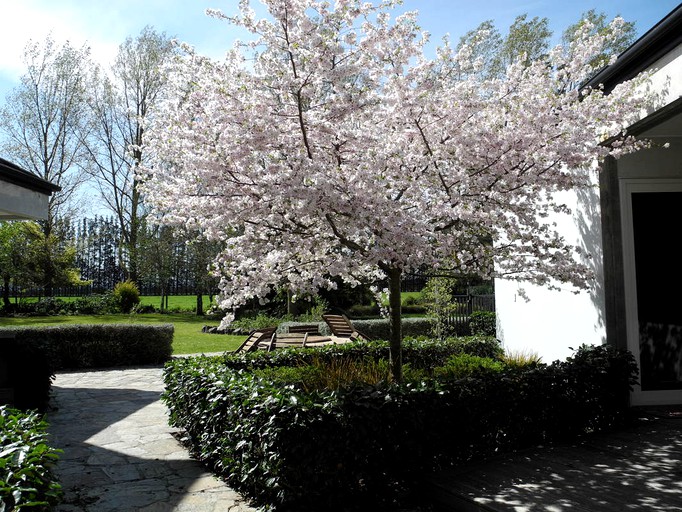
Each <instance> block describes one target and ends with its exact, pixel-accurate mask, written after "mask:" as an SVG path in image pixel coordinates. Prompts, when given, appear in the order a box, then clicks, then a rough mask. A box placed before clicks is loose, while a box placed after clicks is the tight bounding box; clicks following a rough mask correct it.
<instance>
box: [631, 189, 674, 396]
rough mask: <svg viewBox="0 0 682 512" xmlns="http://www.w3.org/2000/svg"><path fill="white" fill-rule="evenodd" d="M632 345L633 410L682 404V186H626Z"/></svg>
mask: <svg viewBox="0 0 682 512" xmlns="http://www.w3.org/2000/svg"><path fill="white" fill-rule="evenodd" d="M621 185H622V186H621V193H622V197H621V205H622V206H623V217H622V218H623V268H624V272H625V275H624V277H625V305H626V307H625V309H626V322H627V327H626V329H627V345H628V349H629V350H630V351H631V352H632V353H633V354H634V355H635V357H636V358H637V362H638V365H639V369H640V384H639V385H638V386H636V388H635V391H634V394H633V405H647V404H663V403H674V402H678V403H682V301H680V299H679V295H680V293H682V254H681V253H680V250H679V246H680V242H679V239H680V238H681V236H682V180H639V179H632V180H623V181H622V182H621Z"/></svg>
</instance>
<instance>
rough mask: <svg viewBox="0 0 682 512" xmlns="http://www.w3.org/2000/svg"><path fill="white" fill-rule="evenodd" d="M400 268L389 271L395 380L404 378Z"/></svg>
mask: <svg viewBox="0 0 682 512" xmlns="http://www.w3.org/2000/svg"><path fill="white" fill-rule="evenodd" d="M401 274H402V271H401V270H400V269H390V271H389V272H388V305H389V307H390V310H391V312H390V322H391V339H390V340H389V346H390V364H391V373H392V374H393V380H394V381H395V382H402V380H403V354H402V341H403V332H402V323H401V316H402V315H401V313H402V312H401V300H400V277H401Z"/></svg>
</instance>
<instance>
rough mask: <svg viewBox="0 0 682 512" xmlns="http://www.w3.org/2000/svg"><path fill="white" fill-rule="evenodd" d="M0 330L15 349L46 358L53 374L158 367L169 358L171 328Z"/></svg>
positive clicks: (124, 326)
mask: <svg viewBox="0 0 682 512" xmlns="http://www.w3.org/2000/svg"><path fill="white" fill-rule="evenodd" d="M0 330H2V331H5V330H6V331H8V332H9V333H13V334H14V335H15V338H16V342H17V344H18V345H21V346H22V347H31V350H34V351H36V352H37V353H41V354H47V358H48V361H49V363H50V366H51V368H52V370H58V369H63V368H69V369H76V368H106V367H112V366H131V365H147V364H158V363H163V362H165V361H167V360H168V359H170V356H171V354H172V344H173V325H172V324H167V325H140V324H97V325H86V324H75V325H60V326H43V327H21V328H8V329H0Z"/></svg>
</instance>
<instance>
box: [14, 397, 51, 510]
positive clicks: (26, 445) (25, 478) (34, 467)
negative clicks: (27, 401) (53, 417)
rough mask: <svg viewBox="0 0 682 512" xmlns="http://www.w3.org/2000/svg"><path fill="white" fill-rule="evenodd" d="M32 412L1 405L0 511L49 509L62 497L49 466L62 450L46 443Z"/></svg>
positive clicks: (41, 423)
mask: <svg viewBox="0 0 682 512" xmlns="http://www.w3.org/2000/svg"><path fill="white" fill-rule="evenodd" d="M46 429H47V423H45V422H44V421H43V420H42V419H41V418H40V416H39V415H38V414H36V413H35V412H28V413H22V412H20V411H17V410H15V409H11V408H8V407H5V406H0V510H3V511H5V510H6V511H8V512H9V511H11V510H17V511H18V510H24V509H31V510H49V509H50V508H51V507H52V506H54V505H57V504H58V503H59V502H60V500H61V496H62V491H61V486H60V485H59V483H58V482H57V481H56V479H55V477H54V475H53V474H52V467H53V465H54V464H55V463H56V461H57V459H58V453H60V452H61V450H55V449H53V448H51V447H50V446H49V445H48V444H47V434H46Z"/></svg>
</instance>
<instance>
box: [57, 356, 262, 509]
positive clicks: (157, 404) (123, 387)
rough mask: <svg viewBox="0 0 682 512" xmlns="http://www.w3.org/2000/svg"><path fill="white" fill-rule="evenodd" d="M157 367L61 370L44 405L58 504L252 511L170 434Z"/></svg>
mask: <svg viewBox="0 0 682 512" xmlns="http://www.w3.org/2000/svg"><path fill="white" fill-rule="evenodd" d="M162 390H163V382H162V369H161V368H159V367H153V368H125V369H115V370H98V371H88V372H83V371H79V372H65V373H59V374H57V376H56V380H55V381H54V383H53V394H54V400H53V405H54V408H55V409H54V410H52V411H50V412H49V413H48V417H47V420H48V422H49V424H50V427H49V432H50V434H51V436H52V440H51V441H52V445H53V446H54V447H55V448H60V449H62V450H63V451H64V453H63V454H62V455H61V456H60V460H59V463H58V465H57V476H58V477H59V479H60V482H61V484H62V486H63V488H64V491H65V495H64V503H63V504H61V505H60V506H59V507H58V508H57V509H56V510H57V511H58V512H109V511H117V512H120V511H126V512H128V511H140V512H168V511H178V512H190V511H201V512H205V511H206V512H211V511H221V512H251V511H255V510H256V509H255V508H252V507H250V506H249V505H248V504H247V503H246V502H245V500H244V499H243V498H242V497H241V496H240V495H239V494H238V493H237V492H236V491H234V490H232V489H231V488H230V487H228V486H227V484H225V483H224V482H222V481H221V480H219V479H217V478H215V477H214V476H213V475H212V474H210V473H209V472H208V471H206V469H205V468H204V467H203V466H202V465H201V464H200V463H199V462H197V461H196V460H193V459H192V458H191V457H190V456H189V454H188V452H187V450H186V449H185V448H184V447H183V446H182V445H181V444H180V443H179V442H178V441H177V440H176V439H175V437H173V433H174V432H175V430H174V429H173V428H171V427H169V426H168V413H167V410H166V407H165V406H164V405H163V403H162V402H161V401H160V395H161V391H162Z"/></svg>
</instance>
